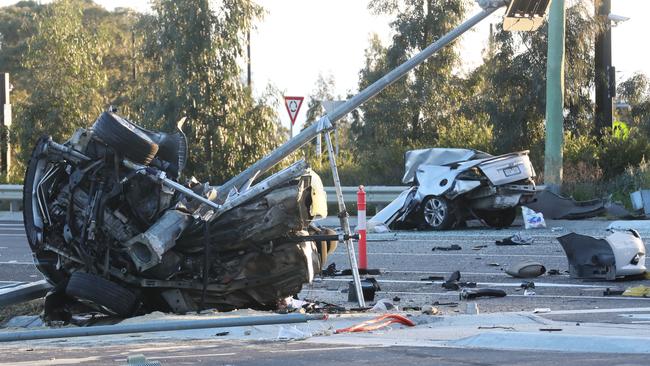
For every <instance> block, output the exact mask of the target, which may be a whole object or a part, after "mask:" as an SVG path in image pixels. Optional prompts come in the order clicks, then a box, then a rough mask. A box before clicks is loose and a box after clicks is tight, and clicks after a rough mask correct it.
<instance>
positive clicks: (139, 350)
mask: <svg viewBox="0 0 650 366" xmlns="http://www.w3.org/2000/svg"><path fill="white" fill-rule="evenodd" d="M1 348H2V347H1V346H0V349H1ZM138 354H143V355H145V356H146V358H147V360H148V361H158V362H160V363H161V364H162V365H238V366H239V365H278V366H285V365H342V364H355V365H373V366H374V365H440V366H462V365H499V366H501V365H504V364H510V365H529V366H548V365H562V364H564V365H576V366H591V365H597V364H603V365H609V364H612V365H646V364H647V360H648V358H647V357H648V356H647V355H621V354H586V353H567V352H539V351H506V352H504V351H495V350H480V349H461V348H443V347H440V348H438V347H433V348H424V347H377V346H353V345H319V344H312V343H297V342H232V341H219V340H210V341H194V342H173V343H159V344H147V345H137V344H134V345H133V346H132V347H124V346H123V345H122V346H99V347H91V348H71V347H57V348H52V347H48V348H35V347H25V348H22V349H20V350H15V349H14V350H13V352H11V353H4V354H3V357H2V360H0V366H3V365H7V366H8V365H11V366H23V365H24V366H27V365H29V366H32V365H78V364H83V365H111V366H113V365H118V366H120V365H126V361H127V357H129V356H133V355H138Z"/></svg>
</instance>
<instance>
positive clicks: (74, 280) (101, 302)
mask: <svg viewBox="0 0 650 366" xmlns="http://www.w3.org/2000/svg"><path fill="white" fill-rule="evenodd" d="M65 293H66V294H67V295H68V296H70V297H72V298H75V299H77V300H80V301H82V302H91V303H92V304H94V305H96V306H97V307H98V309H99V310H100V311H102V312H103V313H106V314H109V315H118V316H120V317H128V316H131V315H132V314H133V311H134V310H135V305H136V301H137V299H136V296H135V294H134V293H132V292H131V291H129V290H127V289H125V288H124V287H122V286H120V285H118V284H116V283H114V282H111V281H109V280H107V279H105V278H103V277H99V276H96V275H94V274H90V273H86V272H80V271H77V272H74V273H73V274H72V275H71V276H70V280H69V281H68V286H67V287H66V289H65Z"/></svg>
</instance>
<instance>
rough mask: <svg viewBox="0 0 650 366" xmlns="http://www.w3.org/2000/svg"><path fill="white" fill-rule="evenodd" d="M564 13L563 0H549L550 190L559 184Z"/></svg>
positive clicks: (547, 163) (546, 160) (546, 165)
mask: <svg viewBox="0 0 650 366" xmlns="http://www.w3.org/2000/svg"><path fill="white" fill-rule="evenodd" d="M565 15H566V11H565V6H564V0H553V1H552V2H551V10H550V13H549V16H548V54H547V55H548V57H547V63H546V149H545V151H544V184H546V186H547V187H548V189H549V190H550V191H551V192H554V193H559V192H560V188H561V186H562V145H563V139H564V136H563V134H564V113H563V110H564V26H565Z"/></svg>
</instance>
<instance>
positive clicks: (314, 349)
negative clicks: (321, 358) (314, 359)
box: [269, 345, 385, 353]
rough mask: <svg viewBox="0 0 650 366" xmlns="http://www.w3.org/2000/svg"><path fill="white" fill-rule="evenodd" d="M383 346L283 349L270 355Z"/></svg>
mask: <svg viewBox="0 0 650 366" xmlns="http://www.w3.org/2000/svg"><path fill="white" fill-rule="evenodd" d="M380 347H385V346H381V345H380V346H375V345H368V346H341V347H320V348H301V349H283V350H270V351H269V352H270V353H285V352H316V351H330V350H343V349H364V348H380Z"/></svg>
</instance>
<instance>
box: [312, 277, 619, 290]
mask: <svg viewBox="0 0 650 366" xmlns="http://www.w3.org/2000/svg"><path fill="white" fill-rule="evenodd" d="M323 281H324V282H349V281H352V278H324V279H323ZM377 282H379V283H411V284H412V283H419V284H437V285H439V284H442V283H443V282H444V281H413V280H377ZM476 284H477V285H482V286H503V287H521V282H517V283H513V282H476ZM535 287H560V288H602V289H603V290H604V289H606V288H607V286H605V285H576V284H569V283H548V282H535Z"/></svg>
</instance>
